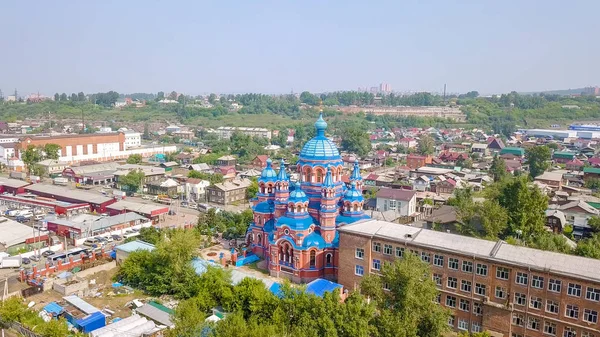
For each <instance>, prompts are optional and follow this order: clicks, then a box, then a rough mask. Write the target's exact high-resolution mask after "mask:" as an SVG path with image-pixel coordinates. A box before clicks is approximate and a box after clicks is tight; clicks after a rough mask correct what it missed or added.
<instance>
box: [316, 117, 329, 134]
mask: <svg viewBox="0 0 600 337" xmlns="http://www.w3.org/2000/svg"><path fill="white" fill-rule="evenodd" d="M315 129H317V135H323V134H325V130H327V122H326V121H325V120H324V119H323V111H321V113H320V114H319V119H317V121H316V122H315Z"/></svg>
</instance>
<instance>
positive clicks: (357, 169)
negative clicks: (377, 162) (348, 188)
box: [350, 159, 362, 181]
mask: <svg viewBox="0 0 600 337" xmlns="http://www.w3.org/2000/svg"><path fill="white" fill-rule="evenodd" d="M350 180H355V181H356V180H362V177H361V176H360V167H358V159H357V160H355V161H354V169H353V170H352V175H351V176H350Z"/></svg>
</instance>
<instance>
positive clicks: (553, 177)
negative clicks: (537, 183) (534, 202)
mask: <svg viewBox="0 0 600 337" xmlns="http://www.w3.org/2000/svg"><path fill="white" fill-rule="evenodd" d="M562 178H563V174H562V173H560V172H544V173H542V174H541V175H539V176H537V177H535V180H549V181H562Z"/></svg>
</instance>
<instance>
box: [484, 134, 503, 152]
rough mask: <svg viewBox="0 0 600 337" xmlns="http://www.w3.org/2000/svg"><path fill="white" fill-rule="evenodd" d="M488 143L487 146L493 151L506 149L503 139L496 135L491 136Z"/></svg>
mask: <svg viewBox="0 0 600 337" xmlns="http://www.w3.org/2000/svg"><path fill="white" fill-rule="evenodd" d="M487 145H488V146H487V148H488V149H489V151H491V152H499V151H501V150H502V149H504V143H503V142H502V139H500V138H496V137H489V138H488V139H487Z"/></svg>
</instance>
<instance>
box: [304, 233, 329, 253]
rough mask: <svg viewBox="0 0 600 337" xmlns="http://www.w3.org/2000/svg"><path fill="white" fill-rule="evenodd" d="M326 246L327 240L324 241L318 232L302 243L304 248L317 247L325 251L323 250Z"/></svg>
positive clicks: (311, 234)
mask: <svg viewBox="0 0 600 337" xmlns="http://www.w3.org/2000/svg"><path fill="white" fill-rule="evenodd" d="M325 245H326V243H325V240H323V237H322V236H321V235H320V234H319V233H317V232H312V233H310V234H309V235H308V236H307V237H306V238H304V240H303V241H302V248H313V247H316V248H318V249H323V248H325Z"/></svg>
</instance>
